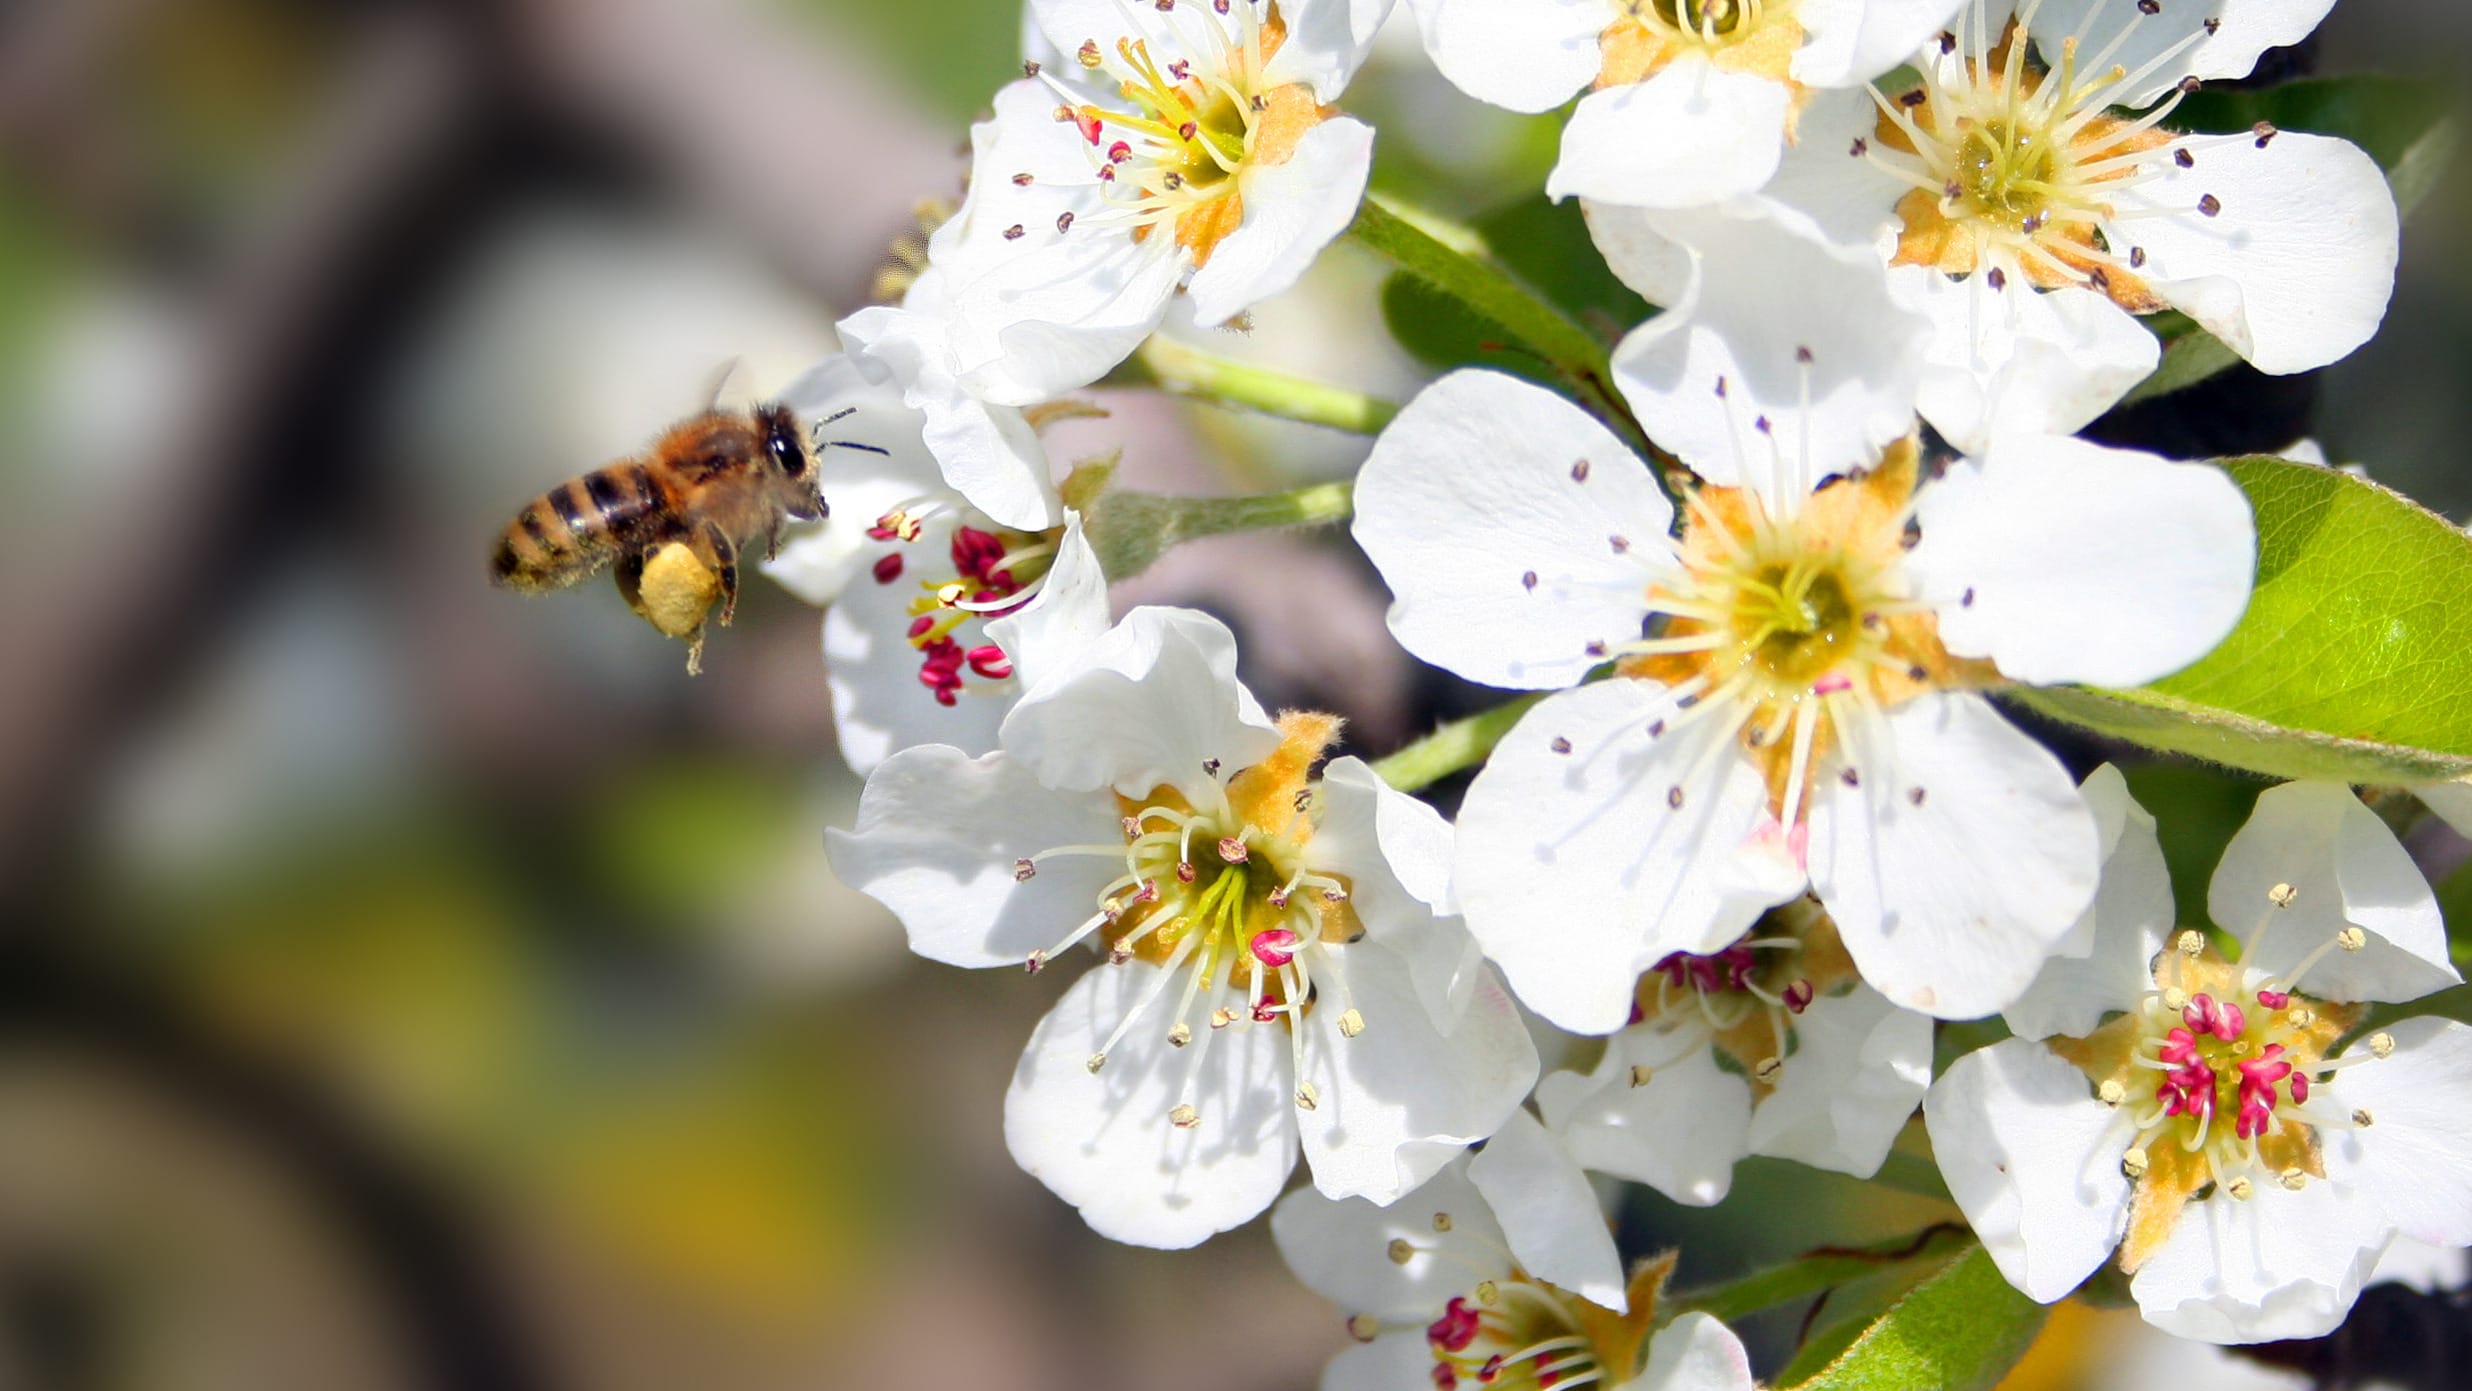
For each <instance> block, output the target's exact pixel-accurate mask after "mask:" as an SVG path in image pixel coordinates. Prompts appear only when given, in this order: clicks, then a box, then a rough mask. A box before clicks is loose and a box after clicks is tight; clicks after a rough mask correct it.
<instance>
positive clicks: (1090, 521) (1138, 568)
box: [1083, 482, 1356, 580]
mask: <svg viewBox="0 0 2472 1391" xmlns="http://www.w3.org/2000/svg"><path fill="white" fill-rule="evenodd" d="M1355 491H1356V485H1355V484H1354V483H1352V482H1337V483H1309V484H1307V485H1305V486H1304V487H1302V488H1291V489H1289V490H1288V491H1286V492H1283V493H1259V494H1255V495H1253V496H1250V497H1173V496H1169V495H1167V494H1164V493H1137V492H1129V491H1111V492H1105V493H1101V494H1100V495H1099V498H1098V501H1097V502H1096V503H1094V504H1092V506H1091V509H1090V512H1089V515H1088V517H1087V518H1086V519H1085V521H1084V523H1083V526H1084V530H1085V534H1087V535H1088V536H1089V538H1090V545H1091V549H1093V550H1095V551H1097V552H1098V554H1099V566H1100V568H1101V569H1102V570H1103V571H1105V572H1106V575H1107V577H1108V578H1109V579H1110V580H1122V579H1129V578H1131V577H1132V576H1134V575H1138V574H1140V573H1141V572H1142V571H1144V570H1147V569H1149V568H1150V565H1151V562H1153V561H1155V560H1157V559H1158V558H1159V557H1160V556H1161V555H1162V554H1164V553H1165V552H1166V551H1167V550H1168V548H1170V547H1172V546H1175V545H1178V544H1180V543H1182V542H1186V541H1192V540H1195V539H1198V538H1200V537H1204V536H1223V535H1226V534H1227V533H1229V532H1235V531H1266V530H1269V529H1271V528H1274V527H1287V526H1317V525H1322V524H1325V523H1329V522H1344V521H1346V520H1347V519H1348V518H1349V517H1350V516H1352V515H1354V511H1355V507H1354V502H1353V499H1354V496H1355Z"/></svg>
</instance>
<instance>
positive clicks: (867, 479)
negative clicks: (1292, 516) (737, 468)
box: [764, 311, 1107, 773]
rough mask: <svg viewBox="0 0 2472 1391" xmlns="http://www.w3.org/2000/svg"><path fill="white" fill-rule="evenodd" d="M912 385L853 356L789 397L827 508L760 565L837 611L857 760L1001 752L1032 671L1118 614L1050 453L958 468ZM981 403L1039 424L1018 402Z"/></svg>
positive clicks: (828, 670) (797, 386) (836, 361)
mask: <svg viewBox="0 0 2472 1391" xmlns="http://www.w3.org/2000/svg"><path fill="white" fill-rule="evenodd" d="M871 312H874V311H871ZM845 327H846V324H845ZM904 385H905V376H904V373H903V372H902V371H901V369H900V368H898V367H891V366H888V365H887V364H886V362H885V361H884V360H883V359H881V358H879V357H871V356H867V355H862V354H849V355H844V356H840V357H835V358H831V359H828V360H827V361H826V362H825V363H824V364H822V365H821V366H819V367H817V368H816V369H814V370H813V371H811V372H809V373H808V374H807V375H806V376H804V377H802V378H800V379H799V380H798V381H797V382H796V383H793V384H792V386H791V387H790V388H789V389H788V390H787V391H786V392H784V393H783V400H784V402H785V403H786V404H788V405H790V406H791V407H792V408H793V409H796V410H799V411H801V412H802V414H803V415H804V416H805V418H807V419H810V420H813V421H815V422H816V430H817V441H818V444H819V446H820V447H821V448H823V449H824V450H826V451H827V452H826V453H825V464H824V469H825V473H824V489H825V497H826V501H827V502H828V503H829V504H830V506H831V508H832V515H831V516H830V517H829V518H827V519H826V520H825V521H824V522H823V523H821V524H819V525H816V526H811V527H806V528H802V529H801V530H800V531H799V532H798V533H797V534H794V535H793V536H791V537H790V538H789V539H787V540H786V541H784V542H783V543H782V546H781V549H780V551H779V553H778V554H776V555H775V556H773V557H772V558H771V559H769V560H767V561H766V562H765V563H764V572H765V573H766V574H768V575H770V576H771V577H772V578H773V579H775V580H776V581H778V582H780V583H781V585H782V586H783V587H785V588H787V589H789V590H790V591H791V592H792V593H795V594H797V595H798V596H799V597H800V598H802V599H805V600H807V601H808V602H809V603H814V604H821V605H827V606H828V607H827V608H826V609H825V613H824V663H825V684H826V687H827V689H828V690H829V691H830V693H831V696H832V702H833V721H834V729H835V732H836V734H837V735H838V738H839V742H840V746H841V754H842V757H843V758H844V759H845V760H847V761H848V763H849V764H850V766H851V767H852V768H853V769H855V770H857V771H858V772H860V773H865V772H867V771H869V770H871V769H873V768H874V767H875V766H876V765H877V764H878V763H881V762H882V761H883V760H884V759H885V758H886V757H887V756H889V755H890V754H892V753H893V752H894V751H895V750H897V749H903V748H907V747H909V746H910V745H912V744H948V745H951V746H953V747H955V748H959V749H962V750H965V751H967V752H970V753H984V752H986V751H988V750H989V749H992V748H994V747H995V742H996V730H997V727H998V726H999V725H1000V724H1001V723H1002V721H1003V719H1004V716H1005V713H1006V712H1007V711H1008V710H1010V709H1011V708H1012V701H1013V699H1014V698H1015V697H1016V696H1018V695H1019V694H1020V693H1021V691H1022V690H1023V689H1024V688H1025V687H1026V686H1027V684H1028V678H1029V677H1030V676H1032V675H1034V674H1035V672H1034V671H1033V670H1031V667H1032V666H1034V665H1035V663H1036V662H1037V661H1038V660H1039V659H1040V658H1042V657H1044V658H1046V659H1048V660H1050V661H1062V660H1063V659H1065V658H1066V657H1068V656H1069V655H1070V654H1071V653H1072V652H1073V651H1074V650H1075V649H1077V648H1078V647H1079V646H1080V644H1081V643H1083V642H1085V641H1087V640H1089V639H1090V638H1092V637H1095V636H1096V635H1097V634H1098V633H1099V632H1100V631H1102V630H1104V629H1105V628H1106V627H1107V582H1106V578H1105V576H1104V575H1103V574H1102V573H1101V571H1100V568H1099V562H1098V557H1097V556H1096V555H1095V554H1094V553H1093V552H1092V551H1091V549H1090V545H1089V543H1088V542H1087V541H1086V540H1085V539H1083V536H1082V530H1081V519H1080V517H1079V516H1078V515H1076V514H1074V513H1073V512H1072V510H1071V509H1069V508H1067V507H1065V506H1064V504H1063V502H1062V501H1061V500H1060V499H1059V498H1058V497H1057V495H1056V489H1055V487H1054V485H1053V484H1052V483H1050V482H1049V481H1048V478H1047V472H1046V467H1047V466H1046V456H1045V454H1044V452H1043V451H1042V452H1040V453H1038V455H1037V472H1036V473H1034V474H1033V473H1028V472H1026V471H1025V470H1022V469H1018V468H1015V467H1012V466H1010V464H1009V463H1008V465H1007V466H1006V467H1004V468H1000V469H982V470H979V471H976V472H973V471H971V470H970V469H967V468H964V469H962V470H958V472H959V473H960V474H961V479H960V480H957V479H956V477H955V473H956V472H957V471H956V470H953V469H951V468H948V466H947V461H948V459H950V458H951V457H952V455H951V454H950V452H949V451H948V450H944V449H938V448H936V447H935V440H934V436H933V431H932V428H931V427H930V426H929V424H928V418H929V416H928V413H926V412H922V411H921V410H920V409H918V408H916V407H915V406H913V405H912V404H909V403H908V400H907V398H908V396H909V394H910V393H908V392H906V391H905V390H904ZM987 410H988V413H989V414H991V415H1001V416H1005V417H1010V419H1011V421H1012V422H1013V423H1014V424H1017V425H1019V426H1020V428H1021V429H1022V430H1023V431H1024V432H1027V431H1028V429H1029V427H1028V425H1027V424H1026V423H1025V422H1023V421H1022V418H1021V413H1020V412H1018V411H1015V410H1013V409H1012V408H1010V407H994V408H987ZM835 445H841V446H844V447H843V448H841V449H839V450H837V451H836V450H834V448H833V447H834V446H835ZM1031 448H1032V449H1034V450H1036V449H1037V448H1038V442H1037V439H1036V437H1035V436H1033V437H1032V439H1031ZM1004 457H1006V458H1007V459H1008V460H1009V458H1010V456H1009V455H1007V456H1004ZM984 458H985V456H982V461H984ZM962 480H966V482H967V484H968V486H965V485H964V482H963V481H962ZM990 492H992V493H993V494H994V495H995V499H994V501H992V502H990V503H988V504H986V505H984V506H982V505H981V504H980V503H979V501H978V498H979V497H980V496H981V495H983V494H986V493H990ZM1017 494H1019V495H1025V496H1026V497H1027V498H1028V499H1029V502H1028V503H1027V504H1025V503H1024V502H1022V501H1021V500H1019V498H1018V497H1017V496H1016V495H1017ZM999 511H1000V512H1002V513H1003V514H1004V515H1006V516H1010V517H1016V518H1027V519H1028V520H1026V521H1023V522H1019V523H1017V524H1013V525H1008V524H1006V523H1004V522H1001V521H999V520H997V519H996V518H995V517H993V516H991V515H989V514H990V512H999Z"/></svg>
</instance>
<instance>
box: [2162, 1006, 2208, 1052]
mask: <svg viewBox="0 0 2472 1391" xmlns="http://www.w3.org/2000/svg"><path fill="white" fill-rule="evenodd" d="M2198 998H2199V999H2201V1000H2202V999H2204V998H2205V997H2204V996H2203V995H2201V996H2199V997H2198ZM2162 1058H2163V1061H2165V1062H2167V1063H2190V1062H2195V1061H2196V1060H2197V1035H2195V1034H2193V1033H2190V1032H2189V1031H2188V1030H2186V1029H2174V1030H2172V1031H2171V1032H2170V1033H2168V1034H2165V1035H2164V1036H2163V1047H2162Z"/></svg>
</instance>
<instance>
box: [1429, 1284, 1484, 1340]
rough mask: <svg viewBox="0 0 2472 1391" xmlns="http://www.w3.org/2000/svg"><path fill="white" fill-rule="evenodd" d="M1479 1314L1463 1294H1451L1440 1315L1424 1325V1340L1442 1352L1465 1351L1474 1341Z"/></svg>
mask: <svg viewBox="0 0 2472 1391" xmlns="http://www.w3.org/2000/svg"><path fill="white" fill-rule="evenodd" d="M1478 1327H1479V1316H1478V1314H1477V1312H1476V1307H1475V1306H1474V1305H1472V1304H1470V1303H1468V1300H1467V1297H1466V1296H1465V1295H1452V1296H1451V1302H1450V1303H1449V1304H1448V1305H1445V1306H1444V1307H1443V1310H1442V1317H1440V1318H1438V1319H1435V1320H1434V1321H1433V1322H1431V1323H1429V1324H1427V1325H1425V1341H1426V1342H1428V1343H1431V1344H1433V1345H1434V1346H1435V1347H1437V1348H1440V1349H1442V1350H1443V1351H1444V1352H1465V1351H1467V1350H1468V1344H1470V1343H1473V1342H1475V1341H1476V1334H1477V1329H1478Z"/></svg>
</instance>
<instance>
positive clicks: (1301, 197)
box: [928, 0, 1379, 405]
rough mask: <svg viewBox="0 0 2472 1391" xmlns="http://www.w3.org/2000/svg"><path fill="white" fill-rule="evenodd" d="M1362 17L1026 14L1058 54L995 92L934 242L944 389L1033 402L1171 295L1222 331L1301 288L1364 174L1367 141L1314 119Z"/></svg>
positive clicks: (1347, 122)
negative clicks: (1186, 298)
mask: <svg viewBox="0 0 2472 1391" xmlns="http://www.w3.org/2000/svg"><path fill="white" fill-rule="evenodd" d="M1375 8H1379V7H1375ZM1364 9H1366V6H1364V5H1363V4H1361V3H1359V4H1353V5H1352V4H1350V3H1347V0H1164V3H1160V0H1149V2H1148V3H1142V4H1130V3H1114V4H1110V3H1096V2H1095V0H1034V2H1033V4H1032V5H1031V18H1032V19H1033V21H1034V22H1035V23H1036V24H1037V25H1038V26H1039V29H1040V31H1041V32H1042V33H1043V34H1044V35H1045V37H1046V38H1047V39H1048V40H1049V41H1050V42H1051V43H1053V44H1054V45H1055V47H1056V50H1057V51H1058V52H1060V53H1062V54H1064V55H1065V57H1064V59H1063V61H1061V62H1057V63H1048V64H1040V63H1038V62H1035V61H1034V62H1032V63H1029V64H1026V65H1025V67H1026V68H1027V69H1028V70H1030V72H1031V74H1032V75H1031V76H1029V77H1027V78H1025V79H1023V80H1022V81H1019V82H1015V83H1012V84H1011V85H1009V86H1007V87H1005V88H1004V89H1003V90H1002V91H1000V92H998V93H997V94H996V100H995V117H994V119H993V120H990V121H986V122H982V123H981V124H979V125H978V126H977V127H975V128H974V129H973V130H972V131H971V142H972V147H973V155H972V159H971V174H970V180H971V182H970V192H969V196H968V198H967V199H966V200H965V201H964V202H963V204H962V207H961V210H960V212H959V213H957V214H956V215H955V216H954V217H953V219H952V220H951V221H949V222H947V223H945V224H944V225H943V226H941V227H939V228H937V229H936V232H935V233H934V235H933V236H931V237H930V238H929V240H928V256H929V262H930V265H931V266H933V267H935V268H936V269H937V270H938V271H939V272H940V273H941V274H942V276H943V277H944V279H945V282H946V286H945V288H946V293H947V295H948V297H949V302H948V307H947V309H946V318H947V320H948V323H947V331H948V334H949V339H948V351H949V353H950V355H951V356H950V367H951V370H952V371H953V372H954V373H955V375H956V376H957V377H958V378H961V379H966V380H973V381H976V382H978V383H979V384H980V386H981V388H982V390H983V393H984V395H985V399H987V400H991V401H997V402H1000V403H1005V404H1012V405H1026V404H1030V403H1032V402H1035V401H1042V400H1046V399H1048V398H1050V397H1053V396H1055V395H1057V394H1058V393H1060V392H1064V391H1070V390H1072V389H1073V388H1075V387H1079V386H1083V385H1086V384H1088V383H1089V382H1092V381H1094V380H1096V379H1097V378H1098V377H1099V376H1100V375H1101V374H1103V373H1105V372H1106V371H1107V370H1108V369H1109V368H1111V367H1114V366H1115V365H1116V364H1117V363H1118V362H1120V361H1122V360H1123V359H1124V357H1125V355H1126V354H1127V353H1130V352H1131V351H1132V350H1133V348H1134V347H1135V346H1136V345H1137V344H1139V343H1140V342H1141V340H1142V339H1143V338H1144V337H1145V336H1147V335H1148V334H1149V333H1150V331H1151V330H1152V329H1153V328H1156V327H1157V326H1158V323H1159V320H1160V318H1161V316H1162V315H1164V314H1165V313H1166V310H1167V305H1168V301H1169V299H1170V297H1171V296H1173V295H1174V294H1175V292H1176V290H1177V288H1178V287H1179V286H1180V285H1181V286H1182V287H1183V288H1184V289H1185V290H1186V291H1187V292H1188V293H1190V294H1191V296H1192V298H1193V311H1194V315H1195V317H1196V318H1197V319H1198V320H1199V321H1200V322H1202V323H1204V324H1220V323H1224V322H1226V321H1227V320H1229V319H1232V318H1234V317H1235V316H1236V315H1238V314H1240V313H1242V312H1244V310H1245V309H1246V308H1247V307H1249V306H1251V305H1252V304H1254V303H1255V302H1257V301H1259V300H1262V299H1266V298H1268V297H1269V296H1271V295H1274V294H1277V293H1279V292H1280V291H1281V290H1284V289H1286V288H1288V287H1289V286H1290V285H1293V284H1294V283H1296V279H1297V277H1298V276H1300V275H1302V274H1303V273H1304V270H1305V267H1306V266H1307V265H1308V264H1310V263H1311V262H1312V260H1313V258H1314V256H1315V255H1316V254H1317V253H1318V252H1319V251H1320V250H1321V249H1322V247H1323V246H1324V245H1326V244H1327V243H1329V242H1330V240H1331V239H1332V238H1334V237H1336V236H1338V235H1339V233H1340V232H1342V231H1344V230H1346V228H1347V225H1348V223H1349V221H1350V220H1351V219H1352V218H1353V217H1354V216H1355V213H1356V205H1357V203H1358V201H1359V200H1360V199H1361V198H1362V197H1363V195H1364V190H1365V179H1366V175H1367V174H1368V172H1369V171H1370V169H1371V167H1372V159H1373V128H1372V127H1370V126H1368V125H1365V124H1364V123H1363V122H1361V121H1356V120H1352V119H1350V118H1348V117H1345V116H1342V115H1339V114H1338V113H1337V112H1336V111H1335V110H1333V109H1332V108H1331V107H1330V106H1329V105H1327V103H1329V102H1331V101H1333V100H1336V99H1337V97H1338V95H1339V92H1340V90H1341V89H1342V88H1344V87H1345V86H1346V85H1347V80H1348V78H1349V77H1350V76H1351V75H1353V74H1354V72H1355V70H1356V67H1357V65H1358V64H1359V63H1361V62H1362V61H1363V59H1364V56H1365V53H1366V51H1367V49H1368V48H1369V47H1370V44H1371V41H1372V29H1373V21H1374V20H1377V19H1378V18H1379V16H1378V14H1366V13H1358V11H1359V10H1364Z"/></svg>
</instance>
